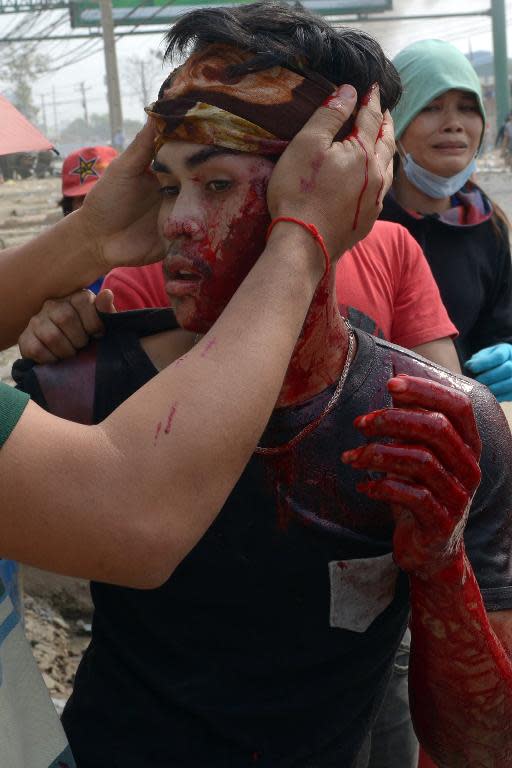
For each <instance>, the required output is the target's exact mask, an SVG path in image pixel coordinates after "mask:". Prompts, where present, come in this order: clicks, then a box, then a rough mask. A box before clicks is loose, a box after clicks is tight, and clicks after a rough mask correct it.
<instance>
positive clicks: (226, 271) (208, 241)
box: [154, 141, 273, 333]
mask: <svg viewBox="0 0 512 768" xmlns="http://www.w3.org/2000/svg"><path fill="white" fill-rule="evenodd" d="M154 168H155V170H156V172H157V175H158V180H159V182H160V189H161V195H162V203H161V207H160V215H159V221H158V229H159V233H160V236H161V237H162V238H163V240H164V243H165V249H166V256H165V259H164V266H163V268H164V276H165V281H166V291H167V294H168V296H169V300H170V304H171V306H172V307H173V309H174V311H175V314H176V317H177V320H178V322H179V324H180V325H181V327H182V328H186V329H188V330H192V331H196V332H200V333H204V332H206V331H207V330H208V329H209V328H210V326H211V325H212V324H213V323H214V322H215V321H216V319H217V318H218V316H219V315H220V313H221V312H222V310H223V309H224V307H225V306H226V304H227V303H228V302H229V300H230V299H231V297H232V296H233V294H234V293H235V291H236V289H237V288H238V286H239V285H240V283H241V282H242V280H243V279H244V278H245V277H246V275H247V274H248V272H249V271H250V269H251V268H252V266H253V265H254V263H255V262H256V260H257V259H258V257H259V256H260V254H261V253H262V251H263V249H264V247H265V233H266V230H267V227H268V224H269V222H270V216H269V213H268V209H267V203H266V188H267V183H268V179H269V177H270V174H271V172H272V168H273V164H272V162H271V161H270V160H268V159H266V158H262V157H259V156H256V155H247V154H240V153H234V152H231V151H230V150H226V149H223V148H221V147H212V146H205V145H200V144H192V143H189V142H174V141H173V142H169V143H166V144H164V145H163V146H162V147H161V149H160V150H159V152H158V156H157V158H156V161H155V164H154Z"/></svg>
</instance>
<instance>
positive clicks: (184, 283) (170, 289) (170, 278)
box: [164, 256, 209, 296]
mask: <svg viewBox="0 0 512 768" xmlns="http://www.w3.org/2000/svg"><path fill="white" fill-rule="evenodd" d="M208 272H209V269H208V268H207V267H206V265H205V264H204V263H203V262H201V263H198V262H197V261H196V260H190V259H185V258H183V257H181V256H171V257H170V258H166V259H165V260H164V275H165V290H166V292H167V293H168V294H169V295H172V296H186V295H188V294H190V293H196V292H197V291H198V289H199V287H200V285H201V283H202V281H203V279H204V278H205V277H207V274H208Z"/></svg>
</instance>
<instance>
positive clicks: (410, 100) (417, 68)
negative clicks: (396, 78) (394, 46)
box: [392, 40, 485, 139]
mask: <svg viewBox="0 0 512 768" xmlns="http://www.w3.org/2000/svg"><path fill="white" fill-rule="evenodd" d="M393 64H394V65H395V67H396V68H397V70H398V74H399V75H400V79H401V80H402V85H403V89H404V90H403V94H402V98H401V99H400V101H399V102H398V105H397V106H396V107H395V109H394V110H393V112H392V115H393V120H394V122H395V137H396V138H397V139H399V138H400V136H401V135H402V134H403V132H404V131H405V129H406V128H407V126H408V125H409V123H411V122H412V121H413V120H414V118H415V117H416V115H418V114H419V113H420V112H421V110H422V109H423V108H424V107H426V106H427V104H430V102H431V101H433V99H437V97H438V96H441V94H442V93H445V92H446V91H451V90H454V89H456V90H461V91H469V92H470V93H473V94H474V95H475V96H476V100H477V103H478V106H479V108H480V113H481V115H482V118H483V121H484V125H485V109H484V104H483V100H482V88H481V86H480V80H479V79H478V75H477V74H476V72H475V70H474V69H473V67H472V66H471V64H470V63H469V61H468V59H467V58H466V57H465V56H464V54H463V53H462V52H461V51H459V50H458V48H455V46H453V45H452V44H451V43H446V42H444V41H443V40H420V41H419V42H417V43H412V45H408V46H407V48H404V49H403V50H402V51H400V53H399V54H397V56H396V57H395V58H394V59H393ZM482 138H483V131H482Z"/></svg>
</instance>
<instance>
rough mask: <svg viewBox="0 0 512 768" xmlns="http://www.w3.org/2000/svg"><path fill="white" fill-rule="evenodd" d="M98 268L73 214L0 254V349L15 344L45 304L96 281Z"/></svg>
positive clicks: (93, 250) (90, 248)
mask: <svg viewBox="0 0 512 768" xmlns="http://www.w3.org/2000/svg"><path fill="white" fill-rule="evenodd" d="M100 264H101V263H100V260H99V259H98V257H97V254H96V251H95V247H94V246H93V244H92V243H91V241H90V238H87V237H86V236H85V235H83V233H82V227H81V225H80V218H79V215H78V216H77V215H76V214H73V215H70V216H66V218H65V219H63V220H62V221H60V222H59V223H58V224H56V225H55V226H53V227H50V228H48V229H46V230H44V232H42V233H41V234H40V235H39V236H38V237H37V238H35V239H34V240H31V241H30V242H28V243H25V244H24V245H20V246H16V247H14V248H7V249H5V250H4V251H1V252H0V286H2V288H1V291H2V296H1V301H0V348H2V349H4V348H5V347H8V346H10V345H11V344H15V343H16V341H17V340H18V337H19V335H20V333H21V332H22V331H23V329H24V328H25V326H26V325H27V323H28V321H29V320H30V318H31V317H32V315H34V314H35V313H36V312H38V311H39V310H40V308H41V305H42V304H43V302H44V301H45V299H47V298H49V297H58V296H65V295H66V294H68V293H70V292H71V291H73V290H76V289H77V288H83V287H84V286H86V285H89V284H90V283H91V282H93V281H94V280H95V279H96V278H98V277H99V276H100V273H101V265H100Z"/></svg>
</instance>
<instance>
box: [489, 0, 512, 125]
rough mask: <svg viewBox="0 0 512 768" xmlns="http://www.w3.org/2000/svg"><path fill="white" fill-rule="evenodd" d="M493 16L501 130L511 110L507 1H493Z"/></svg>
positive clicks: (497, 106)
mask: <svg viewBox="0 0 512 768" xmlns="http://www.w3.org/2000/svg"><path fill="white" fill-rule="evenodd" d="M491 14H492V42H493V58H494V92H495V94H496V130H499V128H500V126H501V125H503V123H504V122H505V119H506V117H507V115H508V113H509V110H510V86H509V83H508V57H507V19H506V12H505V0H491Z"/></svg>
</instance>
